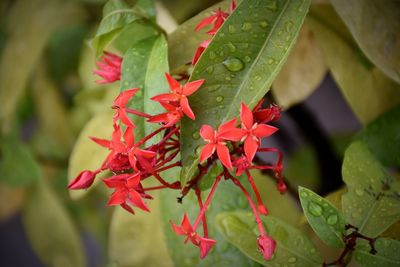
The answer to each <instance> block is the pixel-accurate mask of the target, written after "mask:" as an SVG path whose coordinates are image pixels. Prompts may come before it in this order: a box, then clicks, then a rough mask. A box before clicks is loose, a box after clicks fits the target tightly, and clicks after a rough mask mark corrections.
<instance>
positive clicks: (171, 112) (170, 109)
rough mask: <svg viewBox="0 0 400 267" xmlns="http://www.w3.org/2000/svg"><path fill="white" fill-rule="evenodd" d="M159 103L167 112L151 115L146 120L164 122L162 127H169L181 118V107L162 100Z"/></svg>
mask: <svg viewBox="0 0 400 267" xmlns="http://www.w3.org/2000/svg"><path fill="white" fill-rule="evenodd" d="M160 104H161V105H162V106H163V107H164V108H165V109H166V110H167V112H165V113H161V114H158V115H155V116H151V118H150V119H148V120H147V121H148V122H155V123H164V127H171V126H173V125H175V124H176V123H177V122H179V121H180V120H181V119H182V117H183V113H182V109H181V107H177V106H174V105H171V104H168V103H163V102H160Z"/></svg>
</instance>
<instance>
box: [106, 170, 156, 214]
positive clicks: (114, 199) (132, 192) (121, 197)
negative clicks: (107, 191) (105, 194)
mask: <svg viewBox="0 0 400 267" xmlns="http://www.w3.org/2000/svg"><path fill="white" fill-rule="evenodd" d="M103 182H104V183H105V184H106V186H107V187H108V188H113V189H115V191H114V192H113V193H112V195H111V197H110V199H109V200H108V203H107V205H109V206H115V205H120V206H121V207H123V208H124V209H126V210H127V211H129V212H131V213H134V211H133V209H132V208H131V207H130V206H129V205H132V206H134V207H138V208H140V209H142V210H144V211H150V210H149V208H148V207H147V205H146V203H144V201H143V199H142V197H147V198H149V196H148V195H146V194H145V193H144V191H143V187H142V186H141V184H140V174H139V173H135V174H129V173H125V174H118V175H114V176H112V177H110V178H107V179H103Z"/></svg>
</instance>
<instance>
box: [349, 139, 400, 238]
mask: <svg viewBox="0 0 400 267" xmlns="http://www.w3.org/2000/svg"><path fill="white" fill-rule="evenodd" d="M342 174H343V180H344V182H345V183H346V185H347V187H348V192H347V193H345V194H344V195H343V196H342V207H343V213H344V216H345V218H346V221H347V222H348V223H350V224H352V225H354V226H357V227H358V228H359V232H360V233H361V234H364V235H366V236H369V237H376V236H378V235H379V234H381V233H383V232H384V231H385V230H386V229H387V228H388V227H389V226H390V225H392V224H393V223H395V222H396V221H398V220H399V219H400V199H399V195H398V192H399V191H400V182H398V181H396V180H395V179H394V178H392V177H390V176H389V175H388V174H387V173H386V171H385V170H384V168H383V167H382V166H381V165H380V163H379V162H378V161H377V160H376V159H375V158H374V156H373V155H372V153H371V152H370V151H369V150H368V148H367V147H366V146H365V144H363V143H362V142H361V141H357V142H354V143H353V144H352V145H351V146H350V147H349V148H348V149H347V151H346V153H345V157H344V162H343V168H342Z"/></svg>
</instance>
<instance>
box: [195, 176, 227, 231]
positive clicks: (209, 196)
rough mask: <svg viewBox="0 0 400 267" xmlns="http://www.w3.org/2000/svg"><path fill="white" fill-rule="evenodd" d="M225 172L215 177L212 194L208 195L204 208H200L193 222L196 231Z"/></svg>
mask: <svg viewBox="0 0 400 267" xmlns="http://www.w3.org/2000/svg"><path fill="white" fill-rule="evenodd" d="M223 174H224V173H223V172H222V173H220V174H219V175H218V176H217V178H216V179H215V182H214V185H213V186H212V188H211V191H210V194H209V195H208V197H207V199H206V202H204V205H203V208H202V209H201V210H200V213H199V215H198V216H197V218H196V221H195V222H194V224H193V230H194V231H196V229H197V226H198V225H199V223H200V220H201V218H202V217H203V216H204V213H205V212H206V210H207V207H208V205H210V202H211V199H212V198H213V196H214V193H215V189H217V186H218V183H219V182H220V181H221V177H222V175H223Z"/></svg>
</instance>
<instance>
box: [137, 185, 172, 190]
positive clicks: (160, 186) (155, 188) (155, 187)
mask: <svg viewBox="0 0 400 267" xmlns="http://www.w3.org/2000/svg"><path fill="white" fill-rule="evenodd" d="M164 188H169V187H167V186H165V185H159V186H153V187H147V188H143V190H144V191H151V190H158V189H164Z"/></svg>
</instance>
